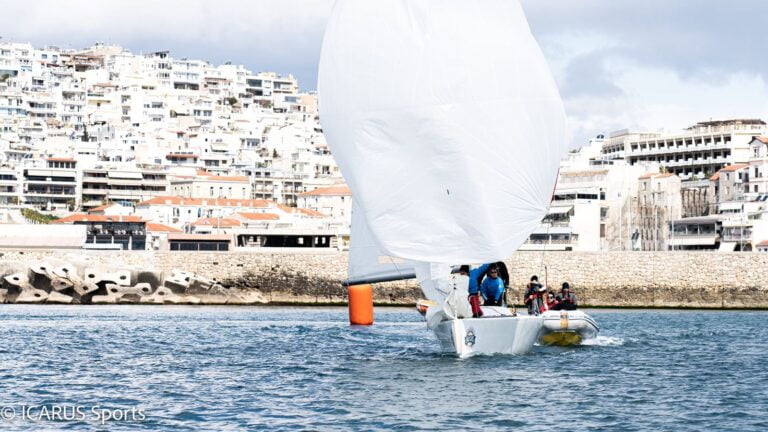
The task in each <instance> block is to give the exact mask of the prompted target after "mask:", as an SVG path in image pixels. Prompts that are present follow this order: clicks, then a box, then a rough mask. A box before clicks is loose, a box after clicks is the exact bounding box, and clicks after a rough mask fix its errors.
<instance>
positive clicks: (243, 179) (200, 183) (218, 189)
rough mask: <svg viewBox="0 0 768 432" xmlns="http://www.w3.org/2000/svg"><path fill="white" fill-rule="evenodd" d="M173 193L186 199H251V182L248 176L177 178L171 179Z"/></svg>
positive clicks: (204, 175) (205, 175) (206, 175)
mask: <svg viewBox="0 0 768 432" xmlns="http://www.w3.org/2000/svg"><path fill="white" fill-rule="evenodd" d="M171 192H172V194H173V195H175V196H180V197H185V198H228V199H250V198H251V181H250V178H249V177H247V176H218V175H210V174H198V175H195V176H190V177H186V176H177V177H174V178H172V179H171Z"/></svg>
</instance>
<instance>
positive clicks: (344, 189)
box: [299, 185, 352, 196]
mask: <svg viewBox="0 0 768 432" xmlns="http://www.w3.org/2000/svg"><path fill="white" fill-rule="evenodd" d="M351 195H352V191H351V190H349V186H347V185H335V186H328V187H322V188H317V189H315V190H311V191H308V192H304V193H301V194H299V196H351Z"/></svg>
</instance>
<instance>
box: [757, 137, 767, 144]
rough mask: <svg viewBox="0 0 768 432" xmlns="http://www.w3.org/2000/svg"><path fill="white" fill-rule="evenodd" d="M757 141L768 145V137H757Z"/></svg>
mask: <svg viewBox="0 0 768 432" xmlns="http://www.w3.org/2000/svg"><path fill="white" fill-rule="evenodd" d="M755 139H756V140H758V141H760V142H761V143H763V144H768V136H759V137H755Z"/></svg>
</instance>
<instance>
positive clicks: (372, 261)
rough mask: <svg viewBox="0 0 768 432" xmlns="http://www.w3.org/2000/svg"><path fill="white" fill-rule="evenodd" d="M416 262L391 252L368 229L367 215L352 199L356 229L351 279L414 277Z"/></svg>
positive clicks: (353, 232) (353, 223) (351, 249)
mask: <svg viewBox="0 0 768 432" xmlns="http://www.w3.org/2000/svg"><path fill="white" fill-rule="evenodd" d="M414 275H415V273H414V268H413V263H411V262H409V261H405V260H403V259H401V258H395V257H392V256H388V255H387V254H386V253H384V252H382V250H381V247H380V246H379V245H378V243H377V242H376V239H375V238H374V237H373V235H372V234H371V231H370V230H369V229H368V223H367V222H366V220H365V215H364V214H363V213H362V211H360V209H359V208H358V207H357V201H354V200H353V201H352V231H351V233H350V245H349V280H350V282H351V283H352V284H354V282H355V281H364V282H365V283H371V282H372V281H381V280H387V279H389V280H394V279H405V278H412V277H414Z"/></svg>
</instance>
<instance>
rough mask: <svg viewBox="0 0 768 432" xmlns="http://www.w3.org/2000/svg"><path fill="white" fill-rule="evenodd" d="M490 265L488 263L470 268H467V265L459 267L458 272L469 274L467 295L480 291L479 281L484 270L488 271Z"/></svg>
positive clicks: (483, 274)
mask: <svg viewBox="0 0 768 432" xmlns="http://www.w3.org/2000/svg"><path fill="white" fill-rule="evenodd" d="M490 266H491V265H490V264H483V265H481V266H480V267H478V268H475V269H472V270H470V269H469V266H468V265H463V266H461V267H459V274H463V275H466V276H469V287H468V290H469V295H471V296H473V295H477V294H478V292H479V291H480V281H481V280H482V279H483V276H485V272H487V271H488V268H489V267H490Z"/></svg>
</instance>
